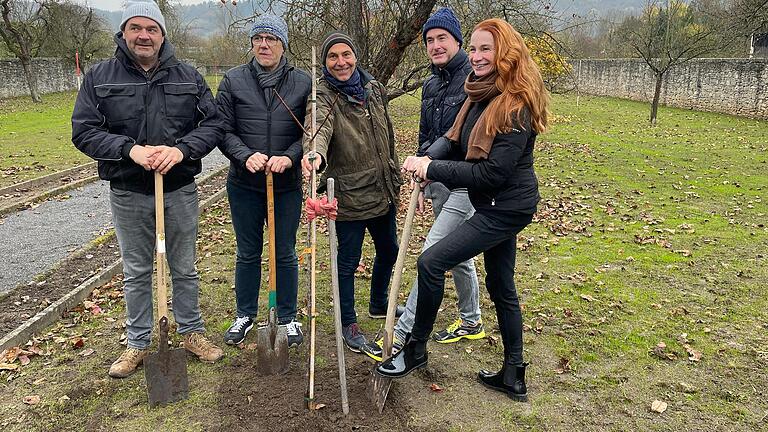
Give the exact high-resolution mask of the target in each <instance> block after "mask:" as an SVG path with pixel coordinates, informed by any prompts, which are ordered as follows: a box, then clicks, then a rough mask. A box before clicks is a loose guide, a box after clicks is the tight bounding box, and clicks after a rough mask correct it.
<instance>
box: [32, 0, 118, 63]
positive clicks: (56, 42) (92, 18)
mask: <svg viewBox="0 0 768 432" xmlns="http://www.w3.org/2000/svg"><path fill="white" fill-rule="evenodd" d="M41 20H42V22H43V23H44V31H45V37H44V40H43V44H42V49H41V51H42V55H44V56H55V57H61V58H65V59H70V60H73V59H74V56H75V51H77V52H79V53H80V57H81V58H82V59H84V60H89V59H92V58H94V57H105V56H108V55H109V54H110V52H111V51H112V50H113V49H114V44H113V43H112V35H111V33H110V31H109V27H108V25H107V23H106V22H105V21H104V19H103V18H101V17H99V16H98V15H96V14H95V13H94V11H93V8H91V7H86V6H82V5H80V4H77V3H74V2H73V1H72V0H64V1H59V2H50V3H47V4H46V5H45V7H44V8H43V12H42V14H41Z"/></svg>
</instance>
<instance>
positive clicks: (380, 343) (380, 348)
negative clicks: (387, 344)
mask: <svg viewBox="0 0 768 432" xmlns="http://www.w3.org/2000/svg"><path fill="white" fill-rule="evenodd" d="M401 349H403V341H401V340H400V339H398V338H397V336H395V339H394V340H393V341H392V355H395V354H397V353H398V352H399V351H400V350H401ZM360 351H362V352H363V354H365V355H367V356H368V357H370V358H372V359H374V360H376V361H377V362H380V361H381V354H382V353H383V352H384V338H383V337H382V338H379V340H377V341H376V342H368V343H367V344H365V345H363V346H362V347H360Z"/></svg>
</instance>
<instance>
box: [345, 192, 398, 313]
mask: <svg viewBox="0 0 768 432" xmlns="http://www.w3.org/2000/svg"><path fill="white" fill-rule="evenodd" d="M395 214H396V210H395V207H394V206H390V207H389V211H388V212H387V214H385V215H383V216H379V217H375V218H371V219H365V220H359V221H337V222H336V237H338V239H339V256H338V266H339V297H340V301H339V305H340V306H341V324H342V325H344V326H347V325H350V324H352V323H355V322H357V316H356V314H355V270H356V269H357V266H358V264H359V263H360V256H361V255H362V252H363V238H364V237H365V230H366V229H367V230H368V232H369V233H370V234H371V238H372V239H373V244H374V247H375V249H376V257H375V258H374V260H373V272H372V275H371V297H370V304H369V309H370V310H375V311H386V310H387V297H388V295H389V292H388V287H389V279H390V277H391V276H392V268H393V267H394V266H395V261H397V249H398V246H397V222H396V219H395Z"/></svg>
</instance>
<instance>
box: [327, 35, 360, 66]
mask: <svg viewBox="0 0 768 432" xmlns="http://www.w3.org/2000/svg"><path fill="white" fill-rule="evenodd" d="M337 43H343V44H347V45H348V46H349V47H350V48H352V52H353V53H355V57H357V48H356V47H355V43H354V42H352V38H351V37H349V35H346V34H344V33H341V32H333V33H331V34H329V35H328V36H326V37H325V40H324V41H323V48H322V57H320V61H321V62H322V63H323V64H325V58H326V57H328V51H330V49H331V47H332V46H334V45H336V44H337Z"/></svg>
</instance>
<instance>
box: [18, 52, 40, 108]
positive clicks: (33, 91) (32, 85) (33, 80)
mask: <svg viewBox="0 0 768 432" xmlns="http://www.w3.org/2000/svg"><path fill="white" fill-rule="evenodd" d="M19 60H21V67H22V68H23V69H24V78H26V80H27V86H28V87H29V95H30V96H32V101H33V102H36V103H41V102H42V101H43V98H41V97H40V90H38V88H37V77H36V76H35V73H34V72H33V71H32V61H31V59H30V58H29V57H26V56H24V57H23V58H19Z"/></svg>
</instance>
